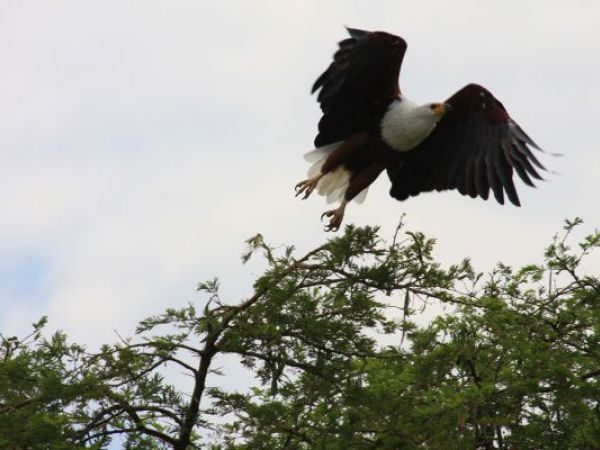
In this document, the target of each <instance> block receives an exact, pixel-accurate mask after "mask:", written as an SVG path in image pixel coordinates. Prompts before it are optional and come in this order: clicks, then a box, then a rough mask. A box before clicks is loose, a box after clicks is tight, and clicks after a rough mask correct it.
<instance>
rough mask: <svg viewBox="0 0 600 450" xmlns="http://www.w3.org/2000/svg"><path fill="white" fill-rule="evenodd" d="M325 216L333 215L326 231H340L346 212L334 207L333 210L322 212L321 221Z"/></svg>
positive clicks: (326, 226)
mask: <svg viewBox="0 0 600 450" xmlns="http://www.w3.org/2000/svg"><path fill="white" fill-rule="evenodd" d="M324 217H331V219H330V220H329V224H328V225H325V227H324V230H325V231H333V232H335V231H338V230H339V229H340V226H341V225H342V220H343V219H344V212H343V211H340V209H339V208H338V209H332V210H331V211H325V212H324V213H323V214H321V221H323V218H324Z"/></svg>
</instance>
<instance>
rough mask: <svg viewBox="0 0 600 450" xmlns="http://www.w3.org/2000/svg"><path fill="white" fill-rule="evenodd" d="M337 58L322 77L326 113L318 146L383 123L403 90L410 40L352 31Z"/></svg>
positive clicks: (321, 95)
mask: <svg viewBox="0 0 600 450" xmlns="http://www.w3.org/2000/svg"><path fill="white" fill-rule="evenodd" d="M348 32H349V33H350V37H349V38H348V39H345V40H343V41H341V42H340V43H339V49H338V51H337V52H336V53H335V55H334V56H333V62H332V63H331V64H330V65H329V67H328V68H327V70H326V71H325V72H323V74H322V75H321V76H320V77H319V78H318V79H317V81H316V82H315V84H314V85H313V88H312V92H313V93H314V92H315V91H317V90H319V89H321V91H320V92H319V96H318V97H317V100H318V102H319V103H320V104H321V110H322V111H323V117H322V118H321V120H320V121H319V134H318V135H317V137H316V138H315V146H317V147H321V146H323V145H327V144H331V143H333V142H337V141H340V140H343V139H345V138H346V137H347V136H349V135H351V134H353V133H356V132H358V131H361V130H363V129H365V128H367V127H369V126H372V124H373V123H378V122H379V119H380V118H381V116H382V115H383V114H384V113H385V111H386V109H387V107H388V105H389V104H390V102H391V101H392V100H393V99H394V98H395V97H397V96H398V95H399V94H400V88H399V87H398V77H399V75H400V65H401V64H402V59H403V58H404V53H405V52H406V42H404V40H403V39H402V38H400V37H398V36H394V35H392V34H388V33H384V32H380V31H375V32H369V31H363V30H356V29H351V28H349V29H348Z"/></svg>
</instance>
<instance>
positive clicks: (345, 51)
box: [297, 29, 544, 230]
mask: <svg viewBox="0 0 600 450" xmlns="http://www.w3.org/2000/svg"><path fill="white" fill-rule="evenodd" d="M348 31H349V33H350V38H348V39H345V40H343V41H341V42H340V43H339V50H338V51H337V52H336V53H335V55H334V58H333V62H332V63H331V64H330V66H329V67H328V68H327V70H325V72H323V74H322V75H321V76H320V77H319V78H318V79H317V81H316V82H315V84H314V86H313V92H315V91H317V90H320V91H319V95H318V97H317V99H318V101H319V103H320V105H321V109H322V111H323V116H322V118H321V120H320V121H319V133H318V134H317V136H316V138H315V146H316V147H317V151H319V149H323V151H324V152H325V151H326V153H324V154H323V155H321V156H322V157H323V160H322V162H319V164H321V165H320V170H319V171H318V172H317V173H316V174H314V176H312V177H311V178H310V179H308V180H306V181H303V182H301V183H299V184H298V185H297V191H298V194H304V198H307V197H308V196H309V195H310V193H311V192H312V191H313V189H315V188H317V189H319V188H320V185H321V184H322V185H326V187H327V188H328V189H329V190H330V191H331V192H333V193H334V194H338V191H339V190H340V189H341V188H343V192H341V194H342V195H340V200H341V205H340V207H339V208H337V209H335V210H332V211H327V212H326V213H325V214H324V215H327V216H329V217H331V221H330V224H329V226H328V227H327V229H329V230H337V229H338V228H339V226H340V224H341V221H342V218H343V214H344V210H345V206H346V204H347V202H349V201H350V200H352V199H353V198H355V197H356V196H357V195H358V194H359V193H360V192H361V191H363V190H364V189H366V188H367V187H368V186H369V185H370V184H371V183H372V182H373V181H374V180H375V179H376V178H377V177H378V176H379V174H380V173H381V172H382V171H383V170H386V171H387V174H388V177H389V178H390V181H391V182H392V187H391V190H390V194H391V196H392V197H394V198H396V199H398V200H405V199H407V198H408V197H410V196H415V195H418V194H419V193H421V192H427V191H433V190H437V191H441V190H447V189H456V190H458V191H459V192H460V193H461V194H463V195H469V196H471V197H477V196H479V197H481V198H483V199H487V198H488V196H489V192H490V190H491V191H492V192H493V194H494V197H495V198H496V200H497V201H498V202H499V203H502V204H503V203H504V195H505V194H506V196H507V197H508V199H509V200H510V201H511V203H513V204H515V205H517V206H519V205H520V202H519V198H518V195H517V191H516V189H515V186H514V183H513V172H517V174H518V175H519V177H520V178H521V179H522V180H523V182H525V183H526V184H528V185H530V186H533V182H532V180H531V178H536V179H541V177H540V175H539V173H538V172H537V170H536V168H535V166H537V167H538V168H540V169H544V167H543V166H542V165H541V163H540V162H539V161H538V160H537V158H536V156H535V155H534V154H533V152H532V150H531V149H530V147H532V148H534V149H538V150H539V147H538V146H537V145H536V144H535V143H534V142H533V140H532V139H531V138H530V137H529V136H528V135H527V134H526V133H525V132H524V131H523V130H522V129H521V128H520V127H519V125H518V124H517V123H516V122H514V121H513V120H512V119H511V118H510V116H509V114H508V112H507V111H506V109H505V108H504V106H503V105H502V103H500V101H498V100H497V99H496V98H495V97H494V96H493V95H492V94H491V93H490V92H489V91H488V90H487V89H485V88H484V87H482V86H479V85H477V84H469V85H467V86H465V87H464V88H462V89H461V90H459V91H458V92H456V93H455V94H454V95H452V96H451V97H450V98H449V99H447V100H446V101H445V102H444V103H438V104H435V103H433V104H428V105H429V106H430V108H431V110H432V111H430V113H431V115H435V114H438V117H435V122H431V128H430V129H426V128H423V129H424V130H426V132H427V133H426V134H425V135H423V138H422V139H420V140H419V141H418V144H416V145H415V146H414V147H411V146H410V145H409V146H408V147H407V148H402V142H403V139H404V138H405V136H404V134H403V133H405V134H406V140H407V142H408V138H409V136H408V134H410V132H411V130H412V128H411V127H412V126H413V123H412V122H414V127H413V128H414V129H415V130H416V129H417V128H418V126H423V125H422V124H425V125H427V124H428V123H429V122H427V120H431V119H430V118H429V116H427V114H428V112H427V106H428V105H425V106H418V105H414V104H412V102H410V101H409V100H406V99H405V97H404V96H403V95H402V94H401V91H400V88H399V84H398V77H399V74H400V67H401V64H402V60H403V58H404V54H405V52H406V43H405V41H404V40H403V39H402V38H400V37H398V36H394V35H391V34H388V33H384V32H368V31H362V30H355V29H349V30H348ZM402 102H405V103H402ZM403 108H404V109H403ZM438 108H439V111H438ZM419 121H420V122H419ZM403 127H404V128H403ZM386 133H388V134H386ZM337 173H339V174H342V175H343V177H340V180H342V184H340V187H339V188H338V187H337V185H335V184H334V183H333V184H332V183H331V182H329V184H327V183H328V182H327V180H328V177H329V178H330V179H332V177H333V176H334V175H335V174H337ZM344 177H345V178H344ZM329 185H331V186H329ZM335 189H338V191H335ZM331 192H330V193H331ZM326 194H327V192H326ZM334 197H335V196H334Z"/></svg>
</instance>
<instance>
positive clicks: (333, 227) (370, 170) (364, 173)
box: [321, 162, 385, 231]
mask: <svg viewBox="0 0 600 450" xmlns="http://www.w3.org/2000/svg"><path fill="white" fill-rule="evenodd" d="M384 169H385V165H384V163H382V162H375V163H373V164H371V165H369V166H368V167H366V168H365V169H363V170H361V171H357V172H354V173H353V174H352V176H351V178H350V184H349V185H348V189H346V192H345V193H344V198H343V199H342V203H341V204H340V206H339V207H338V208H337V209H332V210H330V211H325V212H324V213H323V214H322V215H321V220H323V217H325V216H326V217H331V219H330V220H329V225H326V226H325V231H337V230H339V229H340V226H341V225H342V220H343V219H344V211H345V210H346V205H347V204H348V202H349V201H350V200H352V199H353V198H354V197H356V196H357V195H358V194H360V193H361V192H362V190H363V189H366V188H368V187H369V185H370V184H371V183H373V181H375V180H376V179H377V177H378V176H379V174H380V173H381V172H383V170H384Z"/></svg>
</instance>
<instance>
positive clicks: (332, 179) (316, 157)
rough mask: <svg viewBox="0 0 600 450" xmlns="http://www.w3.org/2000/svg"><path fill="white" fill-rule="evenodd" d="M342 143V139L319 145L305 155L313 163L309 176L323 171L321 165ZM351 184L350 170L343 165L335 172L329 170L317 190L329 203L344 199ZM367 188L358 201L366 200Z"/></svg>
mask: <svg viewBox="0 0 600 450" xmlns="http://www.w3.org/2000/svg"><path fill="white" fill-rule="evenodd" d="M341 144H342V141H340V142H335V143H333V144H329V145H325V146H323V147H318V148H316V149H314V150H311V151H310V152H308V153H306V154H305V155H304V159H305V160H306V161H307V162H309V163H312V164H311V166H310V168H309V169H308V178H314V177H316V176H317V175H319V173H321V167H322V166H323V164H324V163H325V161H326V160H327V158H328V157H329V155H330V154H331V153H332V152H333V151H334V150H335V149H337V148H338V147H339V146H340V145H341ZM349 185H350V171H349V170H348V169H346V168H345V167H343V166H340V167H338V168H337V169H335V170H334V171H333V172H329V173H327V174H325V175H324V176H323V178H321V180H320V181H319V184H318V185H317V192H318V193H319V195H322V196H324V197H325V198H326V200H327V203H334V202H337V201H342V200H343V198H344V194H345V193H346V189H348V186H349ZM367 191H368V188H367V189H363V190H362V191H361V192H360V193H359V194H358V195H357V196H356V197H354V200H355V201H356V202H357V203H362V202H364V201H365V198H366V196H367Z"/></svg>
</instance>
